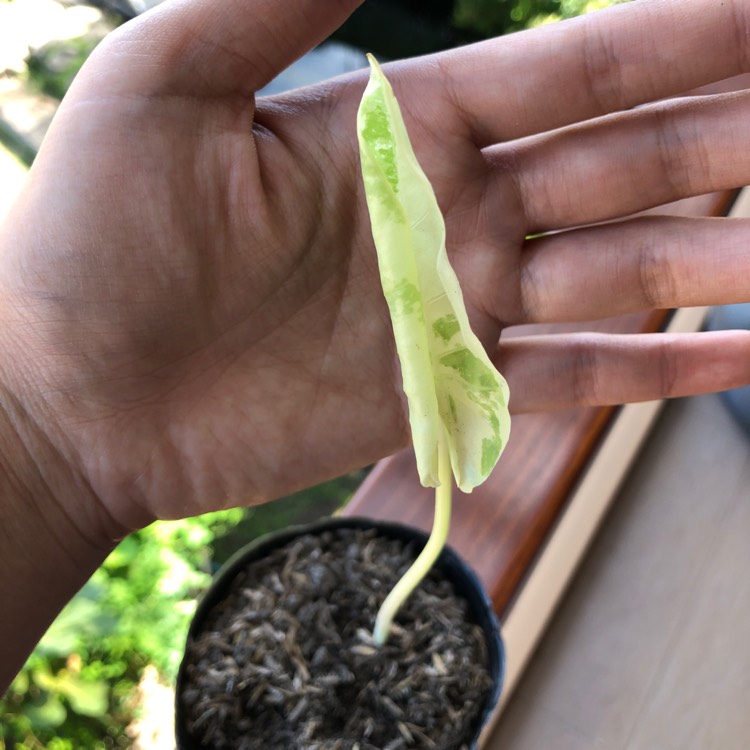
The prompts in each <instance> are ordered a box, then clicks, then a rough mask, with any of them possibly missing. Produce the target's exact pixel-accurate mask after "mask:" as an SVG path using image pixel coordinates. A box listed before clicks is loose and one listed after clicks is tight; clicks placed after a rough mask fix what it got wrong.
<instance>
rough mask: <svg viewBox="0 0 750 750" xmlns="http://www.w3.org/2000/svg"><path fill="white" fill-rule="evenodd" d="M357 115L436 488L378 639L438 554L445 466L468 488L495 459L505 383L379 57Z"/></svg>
mask: <svg viewBox="0 0 750 750" xmlns="http://www.w3.org/2000/svg"><path fill="white" fill-rule="evenodd" d="M368 58H369V60H370V68H371V70H370V81H369V83H368V85H367V88H366V89H365V93H364V95H363V97H362V103H361V104H360V108H359V112H358V115H357V132H358V137H359V150H360V158H361V162H362V176H363V180H364V185H365V195H366V197H367V207H368V210H369V213H370V222H371V224H372V234H373V238H374V240H375V247H376V248H377V254H378V266H379V268H380V279H381V284H382V287H383V292H384V294H385V298H386V301H387V303H388V307H389V310H390V314H391V321H392V324H393V333H394V337H395V340H396V349H397V351H398V357H399V360H400V363H401V374H402V379H403V388H404V392H405V393H406V397H407V401H408V405H409V422H410V424H411V433H412V442H413V443H414V452H415V455H416V460H417V469H418V471H419V477H420V480H421V482H422V484H423V485H425V486H429V487H436V488H437V489H436V492H435V522H434V525H433V530H432V534H431V535H430V538H429V541H428V542H427V545H426V546H425V548H424V549H423V550H422V552H421V553H420V555H419V557H418V558H417V560H416V561H415V562H414V564H413V565H412V567H411V568H410V569H409V570H408V571H407V573H406V574H405V575H404V576H403V577H402V578H401V580H400V581H399V582H398V583H397V584H396V586H395V587H394V589H393V590H392V591H391V592H390V594H389V595H388V597H387V598H386V600H385V602H384V603H383V605H382V606H381V608H380V611H379V612H378V615H377V618H376V621H375V628H374V631H373V637H374V640H375V642H376V643H379V644H382V643H384V642H385V640H386V639H387V637H388V633H389V630H390V626H391V622H392V620H393V617H394V616H395V614H396V612H397V611H398V609H399V608H400V606H401V604H402V603H403V602H404V600H405V599H406V598H407V597H408V596H409V594H410V593H411V592H412V591H413V590H414V588H415V587H416V586H417V585H418V584H419V581H420V580H422V578H423V577H424V575H425V574H426V573H427V572H428V570H429V569H430V568H431V567H432V565H433V563H434V562H435V560H436V559H437V557H438V555H439V554H440V550H441V549H442V548H443V546H444V544H445V541H446V538H447V536H448V527H449V525H450V506H451V472H452V474H453V477H454V478H455V480H456V484H457V485H458V486H459V487H460V488H461V489H462V490H463V491H465V492H470V491H471V490H472V489H474V487H476V486H477V485H478V484H481V483H482V482H483V481H484V480H485V479H486V478H487V476H488V475H489V473H490V472H491V471H492V469H493V467H494V466H495V463H496V462H497V459H498V458H499V457H500V454H501V453H502V451H503V449H504V448H505V444H506V443H507V441H508V435H509V433H510V415H509V413H508V386H507V384H506V383H505V380H504V379H503V377H502V376H501V375H500V373H499V372H498V371H497V370H496V369H495V367H494V366H493V364H492V362H491V361H490V358H489V357H488V356H487V353H486V352H485V351H484V348H483V347H482V344H481V343H480V341H479V339H478V338H477V337H476V336H475V335H474V332H473V331H472V330H471V327H470V326H469V318H468V315H467V313H466V308H465V306H464V301H463V295H462V293H461V287H460V286H459V283H458V278H457V277H456V274H455V272H454V271H453V268H452V267H451V265H450V262H449V261H448V253H447V252H446V248H445V223H444V221H443V216H442V214H441V213H440V208H439V207H438V203H437V199H436V198H435V193H434V192H433V190H432V186H431V185H430V183H429V180H428V179H427V177H426V175H425V174H424V172H423V171H422V169H421V167H420V166H419V163H418V162H417V158H416V156H415V155H414V151H413V149H412V147H411V144H410V142H409V136H408V134H407V132H406V126H405V124H404V120H403V117H402V116H401V111H400V109H399V106H398V102H397V101H396V97H395V96H394V94H393V90H392V89H391V86H390V84H389V83H388V81H387V80H386V78H385V76H384V75H383V72H382V70H381V69H380V66H379V65H378V63H377V61H376V60H375V59H374V58H373V57H372V55H368Z"/></svg>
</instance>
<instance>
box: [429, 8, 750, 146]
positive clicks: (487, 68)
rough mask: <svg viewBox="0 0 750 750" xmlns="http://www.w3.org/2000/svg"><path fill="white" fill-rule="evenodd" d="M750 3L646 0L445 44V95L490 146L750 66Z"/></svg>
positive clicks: (476, 136)
mask: <svg viewBox="0 0 750 750" xmlns="http://www.w3.org/2000/svg"><path fill="white" fill-rule="evenodd" d="M749 32H750V3H748V2H745V1H744V0H724V1H723V2H717V0H642V1H640V2H632V3H627V4H624V5H618V6H616V7H613V8H609V9H607V10H602V11H598V12H596V13H592V14H590V15H588V16H585V17H582V18H577V19H573V20H571V21H563V22H560V23H556V24H551V25H548V26H542V27H539V28H536V29H532V30H529V31H524V32H520V33H517V34H512V35H510V36H506V37H502V38H499V39H493V40H489V41H487V42H480V43H478V44H474V45H471V46H468V47H463V48H459V49H457V50H453V51H451V52H448V53H445V54H443V55H442V56H441V57H440V58H438V59H439V60H440V66H441V69H442V71H443V73H444V75H445V79H444V84H445V91H446V92H447V95H448V96H449V97H451V98H452V99H453V103H454V104H455V105H456V107H457V110H458V111H459V112H461V113H463V115H464V117H465V119H466V124H467V126H468V127H469V129H470V130H471V132H472V134H473V139H474V141H475V143H476V144H477V145H478V146H480V147H484V146H487V145H490V144H493V143H500V142H503V141H507V140H512V139H515V138H520V137H523V136H527V135H533V134H536V133H540V132H544V131H547V130H552V129H554V128H559V127H561V126H563V125H568V124H570V123H574V122H580V121H582V120H586V119H590V118H592V117H597V116H599V115H603V114H607V113H610V112H614V111H618V110H623V109H629V108H630V107H633V106H635V105H638V104H642V103H644V102H649V101H654V100H656V99H662V98H664V97H667V96H672V95H675V94H681V93H683V92H685V91H688V90H689V89H693V88H696V87H698V86H703V85H705V84H708V83H713V82H715V81H719V80H723V79H725V78H730V77H731V76H735V75H738V74H740V73H742V72H745V71H747V70H750V54H749V50H750V44H749V43H748V33H749Z"/></svg>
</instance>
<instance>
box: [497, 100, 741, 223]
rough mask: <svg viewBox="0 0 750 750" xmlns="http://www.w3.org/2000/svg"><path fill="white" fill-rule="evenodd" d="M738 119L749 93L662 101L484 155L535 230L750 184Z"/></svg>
mask: <svg viewBox="0 0 750 750" xmlns="http://www.w3.org/2000/svg"><path fill="white" fill-rule="evenodd" d="M748 117H750V92H739V93H732V94H721V95H718V96H711V97H694V98H690V99H681V100H672V101H668V102H663V103H661V104H655V105H649V106H647V107H643V108H641V109H638V110H635V111H633V112H629V113H624V114H619V115H612V116H610V117H605V118H600V119H599V120H595V121H593V122H589V123H586V124H583V125H580V126H573V127H570V128H565V129H562V130H559V131H555V132H553V133H550V134H547V135H544V136H538V137H533V138H529V139H525V140H523V141H519V142H518V143H516V144H509V145H508V146H497V147H494V148H490V149H487V150H486V152H485V153H486V158H487V161H488V163H489V164H490V165H493V166H495V167H497V169H496V170H495V172H496V176H495V178H494V179H496V180H499V182H498V189H502V190H506V189H507V178H508V175H512V176H513V178H514V179H515V183H516V188H517V191H518V193H519V195H520V197H521V200H522V202H523V205H524V207H525V208H524V210H525V213H526V219H527V228H528V231H529V233H532V232H541V231H546V230H549V229H561V228H564V227H570V226H576V225H581V224H590V223H594V222H599V221H606V220H609V219H612V218H616V217H620V216H625V215H628V214H632V213H635V212H637V211H640V210H642V209H646V208H651V207H653V206H659V205H662V204H664V203H668V202H671V201H674V200H678V199H680V198H685V197H688V196H692V195H701V194H703V193H709V192H712V191H714V190H722V189H727V188H732V187H737V186H740V185H744V184H746V183H748V182H750V131H748V129H747V121H748ZM509 164H510V165H511V168H512V172H511V171H510V170H509V169H508V165H509ZM491 193H492V189H491V191H490V194H489V197H490V200H491V199H492V195H491Z"/></svg>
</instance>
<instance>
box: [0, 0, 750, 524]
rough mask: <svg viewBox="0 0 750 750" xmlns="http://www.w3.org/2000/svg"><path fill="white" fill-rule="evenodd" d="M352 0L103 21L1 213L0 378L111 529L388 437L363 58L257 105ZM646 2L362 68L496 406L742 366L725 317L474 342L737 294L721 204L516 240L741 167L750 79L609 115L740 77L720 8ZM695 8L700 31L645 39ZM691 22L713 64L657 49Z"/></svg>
mask: <svg viewBox="0 0 750 750" xmlns="http://www.w3.org/2000/svg"><path fill="white" fill-rule="evenodd" d="M356 4H357V3H356V2H355V1H353V0H327V1H326V2H323V3H322V2H320V0H318V2H313V0H297V1H296V2H282V3H266V2H262V1H261V0H248V2H244V3H239V2H235V1H234V0H233V1H232V2H226V3H221V4H218V3H208V2H204V1H203V0H181V1H180V2H175V3H173V4H166V5H165V6H164V7H162V8H160V9H158V10H156V11H154V12H152V13H150V14H148V15H147V16H145V17H144V18H142V19H139V20H138V21H136V22H134V23H132V24H128V25H126V26H125V27H123V28H122V29H121V30H119V31H118V32H116V33H115V34H113V35H112V37H111V38H109V39H108V40H107V41H106V42H105V43H104V44H103V45H102V46H101V47H100V49H98V50H97V52H96V53H95V54H94V56H93V58H92V59H91V60H90V61H89V63H88V65H87V66H86V68H85V69H84V71H83V72H82V74H81V76H80V77H79V79H78V80H77V81H76V83H75V85H74V87H73V89H72V90H71V92H70V94H69V96H68V98H67V99H66V101H65V102H64V104H63V107H62V108H61V111H60V113H59V115H58V117H57V119H56V121H55V123H54V126H53V128H52V130H51V132H50V135H49V137H48V139H47V141H46V142H45V145H44V147H43V149H42V152H41V153H40V156H39V158H38V160H37V163H36V164H35V166H34V169H33V171H32V175H31V179H30V182H29V185H28V188H27V190H26V192H25V193H24V195H23V197H22V199H21V201H20V202H19V203H18V204H17V206H16V208H15V211H14V212H13V213H12V214H11V218H10V220H9V223H8V227H9V230H8V231H7V233H6V238H5V240H4V247H3V252H2V255H1V256H0V291H1V292H2V294H1V296H2V299H3V302H2V308H0V309H1V311H2V316H3V320H2V325H3V328H2V337H1V340H2V346H3V349H4V352H5V355H6V356H5V358H4V365H3V377H4V382H5V384H6V388H7V390H8V391H9V392H10V393H11V394H12V396H13V398H14V399H15V400H16V401H17V402H18V403H20V404H22V405H23V409H24V410H25V412H26V413H27V414H29V415H31V418H30V422H31V423H33V424H34V425H35V429H37V430H40V431H41V432H42V433H43V434H44V436H45V440H44V443H45V445H47V446H49V447H50V449H51V450H53V451H54V453H55V455H56V456H58V457H59V458H60V460H61V462H62V463H64V464H65V465H66V466H67V467H70V468H71V472H72V476H73V477H74V481H75V482H77V483H79V484H80V486H81V487H85V488H86V491H87V492H90V493H91V494H92V496H94V497H96V498H97V501H98V502H101V503H102V507H103V508H105V509H106V512H107V513H108V514H109V515H110V516H111V517H112V519H114V521H115V522H116V524H117V525H119V526H121V527H123V528H126V529H130V528H135V527H138V526H139V525H142V524H144V523H147V522H148V521H150V520H152V519H153V518H155V517H178V516H182V515H190V514H195V513H199V512H202V511H206V510H211V509H214V508H218V507H224V506H226V505H229V504H248V503H252V502H259V501H262V500H265V499H269V498H272V497H275V496H278V495H280V494H283V493H286V492H288V491H291V490H294V489H297V488H299V487H301V486H304V485H308V484H311V483H313V482H316V481H320V480H322V479H325V478H327V477H330V476H333V475H335V474H337V473H341V472H343V471H346V470H348V469H351V468H354V467H357V466H362V465H364V464H366V463H368V462H371V461H373V460H375V459H377V458H379V457H381V456H383V455H385V454H387V453H389V452H391V451H393V450H395V449H396V448H398V447H399V446H401V445H403V444H405V443H406V442H407V441H408V423H407V419H406V413H405V404H404V402H403V399H402V397H401V395H400V386H399V378H398V365H397V361H396V358H395V354H394V350H393V346H392V343H391V332H390V326H389V323H388V318H387V310H386V307H385V303H384V301H383V299H382V295H381V292H380V289H379V283H378V279H377V269H376V260H375V253H374V249H373V246H372V241H371V236H370V227H369V221H368V218H367V214H366V210H365V203H364V198H363V195H362V189H361V186H360V180H359V164H358V158H357V151H356V133H355V125H354V122H355V112H356V108H357V106H358V102H359V98H360V97H361V94H362V90H363V88H364V84H365V74H364V73H363V74H355V75H351V76H348V77H345V78H342V79H339V80H336V81H333V82H328V83H326V84H322V85H319V86H316V87H312V88H310V89H304V90H299V91H297V92H291V93H289V94H287V95H284V96H281V97H277V98H273V99H261V100H258V101H255V100H254V97H253V92H254V91H256V90H258V89H259V88H260V87H262V86H263V85H264V84H265V83H266V82H267V81H268V80H269V79H270V78H271V77H272V76H273V75H275V74H276V73H278V72H279V71H280V70H282V69H283V68H284V67H285V66H286V65H287V64H289V63H290V62H291V61H292V60H294V59H295V58H296V57H297V56H298V55H299V54H301V53H302V52H304V51H305V50H306V49H308V48H309V47H311V46H312V45H313V44H315V43H317V42H318V41H320V40H321V39H323V38H324V37H325V36H326V35H327V34H328V33H329V32H330V31H332V30H333V29H334V28H335V27H336V26H337V25H338V24H339V23H341V22H342V21H343V20H344V18H345V17H346V15H347V14H348V13H349V12H351V10H352V9H353V8H354V7H355V5H356ZM321 6H322V7H321ZM645 6H646V7H642V4H636V5H635V6H633V7H632V8H631V7H622V8H618V9H614V10H613V11H609V12H605V13H601V14H597V15H596V16H595V17H593V18H592V19H587V20H585V21H576V22H572V23H566V24H560V25H559V26H557V27H551V28H546V29H540V30H536V31H534V32H530V33H527V34H521V35H517V36H513V37H509V38H507V39H503V40H497V41H493V42H487V43H484V44H480V45H475V46H473V47H469V48H465V49H462V50H457V51H453V52H450V53H445V54H443V55H438V56H433V57H430V58H424V59H419V60H413V61H407V62H404V63H399V64H394V65H392V66H390V67H388V68H386V72H387V73H388V74H389V76H390V77H391V79H392V80H393V82H394V88H395V90H396V93H397V95H398V96H399V98H400V99H401V101H402V103H403V105H404V107H405V114H406V118H407V125H408V127H409V129H410V132H411V134H412V139H413V141H414V143H415V148H416V151H417V154H418V156H419V158H420V160H421V161H422V164H423V166H424V168H425V170H426V172H427V174H428V176H429V177H430V179H431V180H432V182H433V185H434V187H435V190H436V193H437V196H438V200H439V202H440V204H441V207H442V209H443V211H444V213H445V216H446V222H447V227H448V246H449V253H450V255H451V258H452V260H453V263H454V266H455V267H456V270H457V272H458V275H459V278H460V279H461V281H462V284H463V286H464V291H465V296H466V302H467V307H468V309H469V313H470V316H471V319H472V323H473V324H474V326H475V329H476V330H477V332H478V334H479V335H480V338H481V339H482V340H483V342H484V343H485V345H486V346H487V347H488V349H490V351H493V352H494V354H495V357H496V359H497V361H498V362H499V363H500V364H501V366H502V369H503V371H504V372H505V373H506V375H507V377H508V380H509V383H510V386H511V393H512V398H511V408H512V409H514V410H516V411H518V410H529V409H537V408H548V407H554V406H566V405H570V404H573V403H614V402H620V401H627V400H638V399H647V398H655V397H660V396H665V395H678V394H681V393H690V392H695V391H701V390H709V389H718V388H723V387H727V386H731V385H736V384H739V383H742V382H746V381H747V380H750V373H748V368H747V365H746V364H745V363H746V362H747V361H750V358H749V357H748V355H749V354H750V345H749V344H748V337H747V336H746V335H745V334H744V333H743V332H733V333H729V334H717V335H711V336H709V335H705V336H703V337H687V338H683V339H679V340H678V339H675V338H670V337H664V338H660V337H658V336H654V337H649V338H648V340H646V339H644V338H643V337H633V338H630V339H628V340H627V341H626V340H623V339H620V338H616V337H598V338H587V337H559V338H556V339H553V340H550V339H545V340H540V341H535V340H533V339H532V340H523V339H520V340H512V341H509V342H508V343H503V344H502V345H501V346H499V347H497V342H498V341H499V339H500V334H501V331H502V330H503V328H505V327H507V326H510V325H515V324H519V323H528V322H539V321H558V320H576V319H589V318H595V317H604V316H607V315H612V314H618V313H621V312H625V311H629V310H635V309H642V308H647V307H667V306H669V307H671V306H678V305H693V304H711V303H718V302H733V301H739V300H742V299H747V298H748V297H750V281H748V279H750V253H747V252H746V251H741V250H740V248H743V247H744V245H746V243H747V238H748V236H750V228H748V227H747V225H746V224H744V223H743V222H737V223H734V224H732V225H731V227H730V226H728V225H727V224H726V223H724V222H721V221H719V222H712V221H691V222H688V221H686V220H678V219H667V218H662V219H658V218H657V219H654V218H651V219H638V220H629V221H622V222H620V223H617V224H606V225H604V226H593V227H591V226H589V228H586V229H577V230H574V231H570V232H562V233H552V234H549V235H547V236H544V237H540V238H537V239H536V240H531V241H526V239H525V238H526V237H527V236H529V235H530V234H535V233H542V232H547V231H549V230H561V229H568V228H571V227H576V226H582V225H592V224H598V223H599V222H605V221H609V220H613V219H618V218H620V217H624V216H627V215H630V214H632V213H633V212H636V211H639V210H641V209H646V208H649V207H652V206H656V205H659V204H662V203H664V202H667V201H670V200H674V199H677V198H681V197H685V196H687V195H693V194H699V193H703V192H708V191H710V190H714V189H718V188H725V187H731V186H734V185H739V184H743V183H745V182H747V181H748V177H750V157H747V156H746V154H747V153H750V151H749V150H748V149H747V141H748V140H750V137H748V136H747V135H746V134H745V133H744V123H745V122H746V121H747V114H748V112H749V111H750V98H749V97H748V96H747V95H746V94H738V95H728V96H725V97H722V98H719V99H704V98H692V99H690V100H681V101H680V100H673V101H669V102H666V103H660V104H654V105H650V106H645V107H640V108H636V109H632V107H634V106H635V105H638V104H642V103H645V102H648V101H651V100H656V99H662V98H663V97H666V96H669V95H672V94H677V93H679V92H681V91H684V90H686V89H688V88H692V87H694V86H698V85H701V84H704V83H707V82H710V81H714V80H718V79H721V78H725V77H728V76H731V75H735V74H738V73H740V72H743V64H742V60H744V59H746V56H745V57H743V56H742V55H740V54H738V50H737V49H736V44H737V36H735V34H734V33H733V32H732V31H731V30H729V29H730V27H731V25H732V22H733V19H734V20H736V15H735V16H733V15H732V10H733V7H732V6H738V7H740V8H741V7H742V4H740V3H725V4H719V3H715V2H713V0H710V1H709V0H705V1H704V2H693V3H692V4H691V6H690V8H691V11H690V12H691V13H692V14H693V15H692V16H690V13H688V12H686V11H685V9H684V8H681V9H680V12H679V13H678V12H677V10H678V9H677V8H676V7H675V4H674V3H671V2H668V1H666V0H653V2H651V3H648V4H645ZM734 11H735V13H736V12H737V8H734ZM687 16H690V18H688V17H687ZM693 17H694V18H693ZM698 17H700V29H699V31H700V33H698V32H694V33H693V34H692V35H685V36H684V37H680V38H678V37H679V35H675V34H673V33H672V32H671V31H670V33H669V34H668V35H666V36H665V35H664V31H665V30H666V29H670V30H671V29H673V28H674V27H675V25H680V24H682V25H684V27H685V28H693V29H694V28H695V27H694V26H691V18H692V19H693V21H694V20H695V19H696V18H698ZM647 22H648V24H650V26H648V24H647ZM644 25H645V27H646V28H648V29H649V30H648V31H646V32H644V31H643V28H644ZM638 29H640V32H639V36H637V37H636V36H635V35H636V30H638ZM665 38H668V41H664V39H665ZM709 39H710V40H711V46H712V49H714V50H715V54H714V55H712V56H707V57H703V58H701V62H700V63H694V64H692V65H687V66H684V67H683V68H681V69H679V70H665V69H664V61H665V60H669V59H673V58H675V57H679V56H687V57H688V58H689V57H691V56H695V50H696V49H699V48H700V45H701V43H702V42H701V40H709ZM717 39H723V43H719V42H717ZM553 50H554V53H553V52H552V51H553ZM646 50H648V52H649V54H645V51H646ZM709 57H710V59H708V58H709ZM610 112H614V113H615V114H612V115H610V116H608V117H604V116H605V115H607V114H608V113H610ZM719 113H720V116H719ZM41 207H44V208H43V210H41ZM32 217H33V221H32ZM40 217H41V218H40ZM706 247H711V249H712V252H711V253H710V254H709V253H707V252H706V251H705V248H706ZM698 280H699V281H700V283H697V281H698ZM496 347H497V350H496V351H494V350H495V348H496ZM665 372H669V373H671V374H670V377H669V378H665V377H664V375H663V374H664V373H665ZM582 382H583V383H585V384H586V387H582V386H581V383H582Z"/></svg>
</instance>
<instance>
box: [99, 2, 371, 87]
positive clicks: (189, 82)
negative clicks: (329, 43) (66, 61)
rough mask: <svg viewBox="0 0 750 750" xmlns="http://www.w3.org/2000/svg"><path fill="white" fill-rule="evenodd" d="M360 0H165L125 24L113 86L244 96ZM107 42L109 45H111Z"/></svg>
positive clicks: (115, 41)
mask: <svg viewBox="0 0 750 750" xmlns="http://www.w3.org/2000/svg"><path fill="white" fill-rule="evenodd" d="M361 2H362V0H168V1H167V2H165V3H163V4H162V5H159V6H157V7H156V8H154V9H153V10H152V11H149V12H148V13H146V14H144V15H143V16H140V17H139V18H137V19H135V20H134V21H131V22H129V23H127V24H125V25H124V26H123V27H121V28H120V29H119V30H118V32H116V33H115V34H114V35H113V37H112V39H111V46H110V51H114V52H115V55H114V56H115V58H120V62H121V63H124V64H126V65H127V77H126V78H127V80H123V79H124V78H125V77H123V76H122V67H120V75H119V76H118V85H117V88H118V89H119V90H120V91H122V90H123V88H127V89H130V90H131V91H137V92H138V93H141V94H142V93H147V92H157V93H162V94H167V95H179V96H198V97H202V96H228V95H233V94H245V95H249V94H251V93H253V92H255V91H257V90H258V89H259V88H262V87H263V86H264V85H265V84H266V83H268V82H269V81H270V80H271V79H272V78H274V77H275V76H276V75H278V74H279V73H280V72H281V71H282V70H284V69H285V68H286V67H288V66H289V65H290V64H291V63H293V62H294V61H295V60H296V59H297V58H299V57H300V56H302V55H303V54H304V53H305V52H308V51H309V50H310V49H312V48H313V47H314V46H315V45H317V44H319V43H320V42H322V41H323V40H324V39H325V38H326V37H327V36H328V35H329V34H331V33H332V32H333V31H335V30H336V29H337V28H338V27H339V26H341V24H342V23H343V22H344V21H345V20H346V19H347V18H348V17H349V15H350V14H351V13H352V12H353V11H354V10H355V9H356V8H357V6H359V5H360V4H361ZM112 47H114V49H112Z"/></svg>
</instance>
